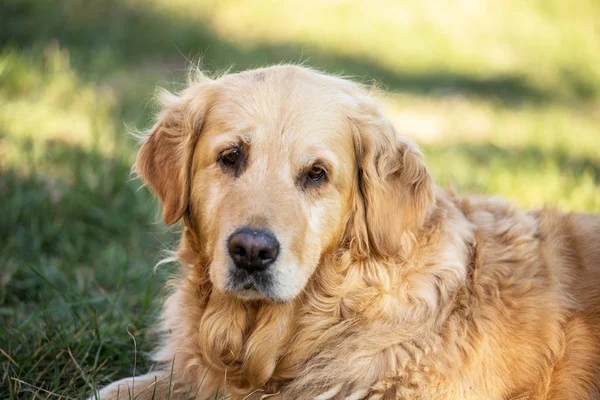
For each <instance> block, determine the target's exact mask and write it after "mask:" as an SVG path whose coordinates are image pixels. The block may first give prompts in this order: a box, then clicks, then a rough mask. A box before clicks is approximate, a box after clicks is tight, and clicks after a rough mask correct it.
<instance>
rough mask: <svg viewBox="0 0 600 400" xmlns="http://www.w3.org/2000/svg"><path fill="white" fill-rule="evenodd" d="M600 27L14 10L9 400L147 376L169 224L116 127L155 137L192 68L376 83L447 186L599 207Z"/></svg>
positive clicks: (5, 77) (561, 12) (394, 6)
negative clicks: (154, 123) (166, 102)
mask: <svg viewBox="0 0 600 400" xmlns="http://www.w3.org/2000/svg"><path fill="white" fill-rule="evenodd" d="M598 20H600V3H598V2H597V1H595V0H578V1H577V2H571V3H568V2H564V1H561V0H532V1H528V2H509V1H506V0H486V1H471V0H462V1H459V0H453V1H448V2H444V3H443V4H442V3H440V2H438V1H433V0H429V1H420V0H407V1H404V2H392V1H389V0H377V1H372V2H368V3H367V2H364V3H355V2H350V1H335V2H322V1H316V0H309V1H301V0H289V1H281V2H270V1H266V0H253V1H250V2H238V1H217V0H210V1H203V2H201V3H200V2H195V1H192V0H175V1H167V0H146V1H142V0H122V1H117V0H88V1H81V0H62V1H59V2H44V1H38V0H6V1H3V2H2V3H0V209H1V210H2V213H1V214H0V263H1V264H0V398H3V399H4V398H8V399H21V398H22V399H25V398H27V399H30V398H60V397H62V398H81V397H82V396H84V395H85V394H86V393H89V391H90V390H91V388H92V387H94V385H102V384H105V383H106V382H109V381H111V380H115V379H117V378H120V377H124V376H128V375H131V374H132V370H133V366H134V359H135V357H136V356H137V370H138V371H139V372H145V371H146V370H148V368H150V367H151V364H150V362H149V360H148V357H147V355H148V352H149V351H150V350H151V349H152V346H153V344H154V343H156V339H157V338H156V334H155V333H154V332H153V331H152V321H153V320H154V318H155V316H156V314H157V312H158V310H159V308H160V303H161V298H162V297H163V295H164V292H163V291H162V290H161V287H162V284H163V283H164V281H165V279H166V277H167V276H168V274H169V273H170V272H171V270H170V268H171V267H168V266H167V267H161V268H159V269H158V270H157V271H156V272H153V268H152V267H153V266H154V264H155V263H156V262H157V261H158V260H159V259H160V258H161V256H162V255H161V252H162V251H163V250H165V249H169V248H172V247H173V245H174V243H175V241H176V237H177V232H176V230H175V231H173V230H168V229H167V228H166V227H165V226H163V225H162V224H161V223H159V222H158V220H159V218H158V209H157V204H156V201H154V200H153V199H152V198H151V196H150V195H149V193H148V192H147V191H146V190H139V183H138V182H136V181H132V180H131V177H130V166H131V163H132V161H133V157H134V155H135V151H136V145H135V143H134V142H133V140H132V139H131V138H130V137H129V136H128V135H127V134H126V133H125V132H126V130H125V128H124V124H129V125H133V126H137V127H145V126H148V124H149V123H150V116H151V114H152V112H153V111H155V110H154V105H153V104H152V103H151V101H150V99H151V97H152V94H153V91H154V88H155V86H156V85H160V86H166V87H168V88H171V89H177V88H178V87H180V82H183V81H184V79H183V76H184V75H185V65H186V62H187V59H188V58H192V57H197V56H202V57H203V61H204V65H205V67H206V68H207V69H209V70H213V71H214V70H218V69H224V68H228V67H230V66H232V65H233V70H241V69H245V68H250V67H255V66H262V65H265V64H270V63H279V62H282V61H293V62H298V61H303V62H305V63H307V64H309V65H313V66H315V67H317V68H320V69H323V70H326V71H331V72H341V73H344V74H347V75H352V76H354V77H355V78H356V79H357V80H360V81H363V82H365V83H369V82H372V81H376V82H378V83H379V85H380V86H382V87H384V88H385V89H387V90H388V91H389V96H387V97H386V98H385V107H386V109H387V112H388V115H389V116H390V117H391V118H392V119H393V120H394V122H395V124H396V127H397V128H398V130H399V131H400V132H401V133H402V134H405V135H408V136H411V137H413V138H415V139H416V140H417V141H418V142H419V143H421V145H422V147H423V149H424V152H425V154H426V157H427V161H428V164H429V165H430V167H431V169H432V171H433V173H434V175H435V176H436V179H437V180H438V182H439V183H440V184H442V185H451V186H453V187H455V188H456V189H457V190H459V191H461V192H473V193H481V194H488V193H490V194H491V193H493V194H500V195H503V196H504V197H507V198H510V199H512V200H514V201H516V202H517V203H519V204H520V205H522V206H523V207H525V208H530V207H539V206H541V205H543V204H550V205H555V206H559V207H561V208H563V209H565V210H580V211H588V212H600V128H598V127H599V126H600V67H599V66H600V25H598V23H597V21H598ZM132 338H135V341H136V343H137V349H136V348H135V347H134V344H133V339H132ZM136 350H137V351H136Z"/></svg>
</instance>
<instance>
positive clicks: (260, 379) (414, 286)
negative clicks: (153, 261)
mask: <svg viewBox="0 0 600 400" xmlns="http://www.w3.org/2000/svg"><path fill="white" fill-rule="evenodd" d="M404 241H405V249H404V250H405V251H404V254H403V256H402V257H401V258H399V259H388V260H383V259H380V260H368V261H357V260H355V259H353V256H352V254H351V251H349V250H348V251H345V252H342V253H339V254H327V255H325V256H324V257H323V259H322V260H321V263H320V265H319V267H318V268H317V271H316V272H315V276H313V278H312V279H311V280H310V282H309V284H308V286H307V287H306V289H305V291H304V293H303V294H301V295H300V296H299V297H298V298H296V299H295V300H293V301H291V302H288V303H271V302H259V301H256V302H244V301H241V300H239V299H236V298H234V297H232V296H229V295H226V294H223V293H220V292H218V291H216V290H213V288H212V285H211V284H210V280H209V278H208V267H207V266H208V265H209V262H210V261H209V260H207V259H205V257H203V256H202V248H201V238H199V237H197V234H196V233H194V232H193V231H192V230H190V229H187V228H186V229H185V230H184V235H183V238H182V243H181V246H180V250H179V259H180V261H181V262H182V263H183V265H184V267H183V269H184V271H185V272H184V273H185V274H186V276H185V277H184V279H183V280H182V281H181V284H180V285H179V288H180V289H181V290H182V293H183V294H182V295H183V296H185V297H188V298H187V299H186V300H184V301H180V302H179V303H180V304H186V305H187V307H189V308H191V307H193V309H188V310H185V312H188V313H193V315H196V316H197V319H196V321H197V325H196V326H194V327H180V328H181V329H184V330H185V331H186V332H188V333H185V332H181V334H183V335H188V336H187V339H188V340H193V341H195V345H196V349H197V352H198V353H197V354H195V355H192V354H190V355H189V356H190V359H189V360H187V362H186V363H185V365H184V368H189V367H190V366H193V365H195V364H196V363H198V362H199V361H200V362H201V363H202V364H204V365H210V366H211V368H213V369H215V370H220V371H223V373H224V374H226V376H227V386H228V388H229V389H230V390H232V391H233V392H238V393H244V392H248V391H249V390H252V389H256V388H259V387H265V388H266V389H267V390H271V391H273V392H277V391H280V390H281V388H282V387H285V388H286V389H285V390H286V392H287V393H288V394H289V393H291V398H294V394H296V395H298V396H300V397H303V398H304V397H306V396H307V395H313V396H316V395H319V394H321V393H323V392H325V391H327V390H334V389H335V390H337V392H340V391H352V390H356V388H360V387H369V386H370V385H372V383H373V382H377V381H380V380H381V379H383V378H384V376H382V375H380V374H382V373H384V372H385V371H388V370H389V369H390V365H389V364H390V363H394V364H401V365H403V366H404V368H406V369H407V370H422V369H423V368H425V369H431V368H433V369H435V370H437V371H440V372H441V371H442V370H446V369H448V368H449V367H450V365H452V366H453V367H454V368H456V366H457V363H458V362H459V361H460V360H459V359H458V358H460V357H458V351H457V353H456V356H457V358H453V359H444V360H437V359H435V358H434V357H432V354H430V350H431V349H432V348H435V347H437V346H439V343H440V342H442V341H443V340H442V339H441V338H440V335H443V331H444V329H445V328H444V327H446V326H447V324H448V321H449V319H448V317H449V316H450V315H451V314H452V313H454V312H456V309H457V307H458V308H460V304H459V303H460V301H461V296H462V294H463V290H462V289H464V286H465V282H466V280H467V279H468V274H469V271H468V270H469V265H470V264H471V260H472V257H473V254H472V253H473V248H474V241H475V236H474V228H473V227H472V225H471V224H470V223H469V222H468V221H467V219H466V218H465V217H464V215H463V214H462V212H461V211H460V209H459V207H457V204H456V200H454V199H453V198H451V197H449V196H448V195H447V194H445V193H443V192H441V191H438V195H437V201H436V206H435V208H434V209H433V210H432V212H431V214H430V216H429V218H428V219H427V221H426V223H425V224H424V226H423V227H421V228H420V229H419V231H418V232H407V233H406V234H405V237H404ZM198 260H201V261H200V262H199V261H198ZM186 265H187V266H189V268H187V267H185V266H186ZM192 305H193V306H192ZM166 307H170V305H169V303H167V305H166ZM179 312H182V311H179ZM167 314H168V313H167ZM187 320H190V319H189V318H188V319H187ZM366 321H368V324H367V323H366ZM166 325H168V326H169V327H170V328H171V329H177V328H173V326H177V325H176V324H174V322H173V321H167V323H166ZM443 328H444V329H443ZM453 329H460V327H456V326H454V327H453ZM369 331H373V332H377V334H376V335H372V336H373V337H377V342H374V343H369V345H365V343H364V342H365V341H368V340H369V337H370V336H371V335H369ZM190 336H192V337H190ZM357 340H358V341H360V342H356V341H357ZM340 349H345V351H341V350H340ZM359 349H362V350H359ZM367 351H368V353H367ZM339 354H347V357H346V358H344V359H343V360H341V359H339ZM445 354H451V352H448V351H446V352H445ZM159 358H160V357H159ZM198 358H200V360H198ZM446 358H448V357H446ZM395 368H397V365H396V367H395ZM340 373H344V375H345V376H339V374H340ZM357 379H360V382H359V381H357ZM334 382H351V386H354V387H355V388H354V389H353V388H352V387H348V388H341V387H340V388H337V389H336V387H333V388H332V384H333V383H334ZM333 386H335V385H333ZM307 388H311V389H310V391H311V392H310V393H307V392H306V390H307ZM382 390H383V389H382ZM313 391H314V392H313ZM337 392H336V393H337ZM337 394H339V393H337Z"/></svg>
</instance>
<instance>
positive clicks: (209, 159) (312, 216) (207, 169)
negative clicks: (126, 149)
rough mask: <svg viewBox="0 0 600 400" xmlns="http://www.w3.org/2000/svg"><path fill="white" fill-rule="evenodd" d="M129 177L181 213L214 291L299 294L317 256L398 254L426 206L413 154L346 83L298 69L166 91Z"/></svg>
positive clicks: (166, 209) (429, 195)
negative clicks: (344, 252)
mask: <svg viewBox="0 0 600 400" xmlns="http://www.w3.org/2000/svg"><path fill="white" fill-rule="evenodd" d="M161 100H162V101H161V103H162V106H163V109H162V112H161V113H160V114H159V117H158V121H157V122H156V124H155V125H154V127H153V128H152V130H151V132H150V134H149V135H148V136H147V138H146V141H145V143H144V144H143V146H142V147H141V149H140V151H139V154H138V157H137V161H136V170H137V172H138V173H139V175H140V176H141V177H142V179H143V180H144V181H145V182H146V183H147V184H148V185H149V186H150V187H151V188H152V189H153V190H154V192H155V193H156V194H157V195H158V197H159V198H160V199H161V201H162V204H163V212H162V215H163V219H164V221H165V222H166V223H167V224H173V223H176V222H177V221H179V220H180V219H181V218H182V217H183V216H184V215H185V217H186V218H185V219H186V224H187V225H188V228H189V229H192V230H193V231H194V234H195V235H197V237H198V238H199V241H200V242H201V244H202V246H203V251H204V253H205V254H204V255H203V256H204V257H205V258H206V259H207V260H209V261H210V280H211V281H212V284H213V285H214V287H216V288H217V290H220V291H222V292H226V293H230V294H231V295H234V296H237V297H239V298H241V299H246V300H251V299H260V298H263V299H264V298H266V299H270V300H275V301H285V300H290V299H293V298H294V297H296V296H297V295H298V294H299V293H300V292H301V291H302V290H303V288H304V287H305V285H306V284H307V282H308V281H309V279H310V277H311V276H312V275H313V273H314V271H315V270H316V268H318V265H319V261H320V260H321V259H322V257H323V256H324V255H325V254H327V253H330V252H332V251H335V250H336V249H339V248H346V249H348V250H349V251H352V252H353V254H354V255H355V256H356V257H388V256H394V255H395V254H398V252H399V251H400V249H401V246H402V243H401V241H402V237H403V234H404V233H405V232H406V231H409V230H411V229H413V228H415V227H416V226H418V225H419V224H421V223H422V222H423V220H424V218H425V217H426V215H427V213H428V212H429V210H430V208H431V206H432V203H433V201H434V196H433V183H432V179H431V177H430V175H429V173H428V172H427V169H426V168H425V166H424V164H423V162H422V159H421V155H420V152H419V151H418V149H417V148H416V147H415V146H414V145H413V144H411V143H410V142H409V141H408V140H406V139H402V138H399V137H397V136H396V134H395V132H394V129H393V127H392V125H391V123H390V122H389V121H388V120H387V119H386V118H385V116H384V115H383V114H382V113H381V111H380V109H379V107H378V106H377V104H376V103H375V102H374V100H373V99H372V98H371V97H370V96H369V95H368V94H367V93H366V92H365V91H364V90H363V89H362V88H361V87H360V86H359V85H357V84H355V83H352V82H349V81H347V80H343V79H340V78H336V77H331V76H327V75H324V74H321V73H317V72H314V71H312V70H309V69H306V68H301V67H296V66H277V67H271V68H266V69H261V70H255V71H248V72H244V73H240V74H231V75H225V76H222V77H220V78H218V79H214V80H213V79H209V78H205V77H200V78H198V79H196V80H194V82H193V83H191V84H190V86H189V87H188V88H187V89H185V90H184V91H183V92H181V93H180V94H179V95H172V94H169V93H164V95H163V96H162V99H161Z"/></svg>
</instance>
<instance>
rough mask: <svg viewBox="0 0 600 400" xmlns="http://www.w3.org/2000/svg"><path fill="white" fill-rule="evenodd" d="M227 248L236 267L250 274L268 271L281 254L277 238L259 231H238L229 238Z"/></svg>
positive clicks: (244, 229) (246, 229) (245, 229)
mask: <svg viewBox="0 0 600 400" xmlns="http://www.w3.org/2000/svg"><path fill="white" fill-rule="evenodd" d="M227 247H228V250H229V255H230V256H231V259H232V260H233V262H234V264H235V266H236V267H238V268H241V269H245V270H246V271H248V272H249V273H252V272H254V271H262V270H264V269H266V268H267V267H268V266H269V265H271V264H272V263H273V262H274V261H275V259H276V258H277V254H279V242H278V241H277V239H276V238H275V236H273V234H271V233H269V232H267V231H264V230H258V229H248V228H243V229H240V230H238V231H237V232H235V233H234V234H233V235H231V236H230V237H229V243H228V245H227Z"/></svg>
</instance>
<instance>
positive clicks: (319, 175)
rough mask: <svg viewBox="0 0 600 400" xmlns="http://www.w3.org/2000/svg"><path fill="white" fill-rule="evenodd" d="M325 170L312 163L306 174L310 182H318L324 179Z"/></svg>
mask: <svg viewBox="0 0 600 400" xmlns="http://www.w3.org/2000/svg"><path fill="white" fill-rule="evenodd" d="M325 175H326V173H325V170H324V169H323V168H321V167H319V166H318V165H313V166H312V168H311V169H310V171H308V173H307V174H306V176H307V178H308V179H309V181H310V182H314V183H318V182H322V181H323V179H325Z"/></svg>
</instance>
